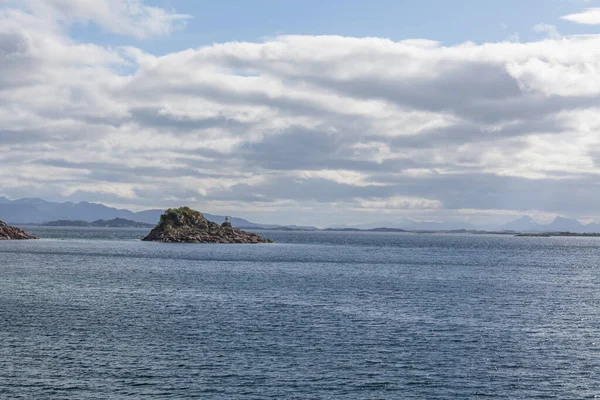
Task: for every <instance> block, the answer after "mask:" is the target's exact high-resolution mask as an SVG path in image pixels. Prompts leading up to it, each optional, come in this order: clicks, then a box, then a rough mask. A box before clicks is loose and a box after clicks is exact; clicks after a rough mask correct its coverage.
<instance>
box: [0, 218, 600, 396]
mask: <svg viewBox="0 0 600 400" xmlns="http://www.w3.org/2000/svg"><path fill="white" fill-rule="evenodd" d="M26 229H27V230H28V231H29V232H30V233H32V234H35V235H38V236H40V237H41V238H42V239H41V240H37V241H22V242H20V241H6V242H0V399H479V398H481V399H588V398H590V399H591V398H598V397H600V239H599V238H576V237H555V238H534V237H514V236H500V235H460V234H406V233H357V232H277V231H264V232H260V233H261V234H262V235H264V236H266V237H268V238H271V239H273V240H274V241H275V242H276V243H274V244H260V245H213V244H161V243H146V242H142V241H140V240H139V239H140V238H141V237H143V236H144V235H145V234H146V233H147V232H148V231H147V230H139V229H106V228H103V229H102V228H97V229H94V228H41V227H27V228H26Z"/></svg>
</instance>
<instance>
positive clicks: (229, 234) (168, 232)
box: [142, 207, 273, 244]
mask: <svg viewBox="0 0 600 400" xmlns="http://www.w3.org/2000/svg"><path fill="white" fill-rule="evenodd" d="M142 240H143V241H146V242H163V243H223V244H225V243H248V244H250V243H251V244H256V243H272V242H273V241H272V240H270V239H266V238H264V237H261V236H259V235H257V234H255V233H252V232H246V231H243V230H241V229H237V228H233V227H232V226H231V223H230V222H229V218H226V219H225V222H223V224H221V225H219V224H217V223H215V222H211V221H209V220H207V219H206V218H205V217H204V215H202V213H200V212H198V211H196V210H192V209H191V208H189V207H181V208H170V209H168V210H167V211H165V213H164V214H163V215H161V217H160V221H159V223H158V225H156V227H155V228H154V229H152V231H151V232H150V233H149V234H148V236H146V237H145V238H143V239H142Z"/></svg>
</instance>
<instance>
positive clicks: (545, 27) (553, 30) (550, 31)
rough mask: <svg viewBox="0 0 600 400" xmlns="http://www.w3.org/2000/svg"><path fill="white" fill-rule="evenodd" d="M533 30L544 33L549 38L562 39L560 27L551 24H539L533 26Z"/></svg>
mask: <svg viewBox="0 0 600 400" xmlns="http://www.w3.org/2000/svg"><path fill="white" fill-rule="evenodd" d="M533 31H534V32H537V33H543V34H545V35H546V37H548V38H549V39H560V38H562V35H561V34H560V32H559V31H558V28H557V27H556V26H554V25H550V24H537V25H535V26H534V27H533Z"/></svg>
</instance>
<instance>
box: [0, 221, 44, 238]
mask: <svg viewBox="0 0 600 400" xmlns="http://www.w3.org/2000/svg"><path fill="white" fill-rule="evenodd" d="M28 239H37V238H36V237H35V236H31V235H29V234H27V233H26V232H25V231H23V230H22V229H19V228H15V227H14V226H9V225H7V224H5V223H4V222H2V221H0V240H28Z"/></svg>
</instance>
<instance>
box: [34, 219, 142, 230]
mask: <svg viewBox="0 0 600 400" xmlns="http://www.w3.org/2000/svg"><path fill="white" fill-rule="evenodd" d="M42 226H57V227H62V226H70V227H79V228H154V225H153V224H146V223H144V222H137V221H132V220H129V219H125V218H113V219H110V220H108V221H107V220H103V219H99V220H97V221H94V222H87V221H72V220H58V221H50V222H46V223H44V224H42Z"/></svg>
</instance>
